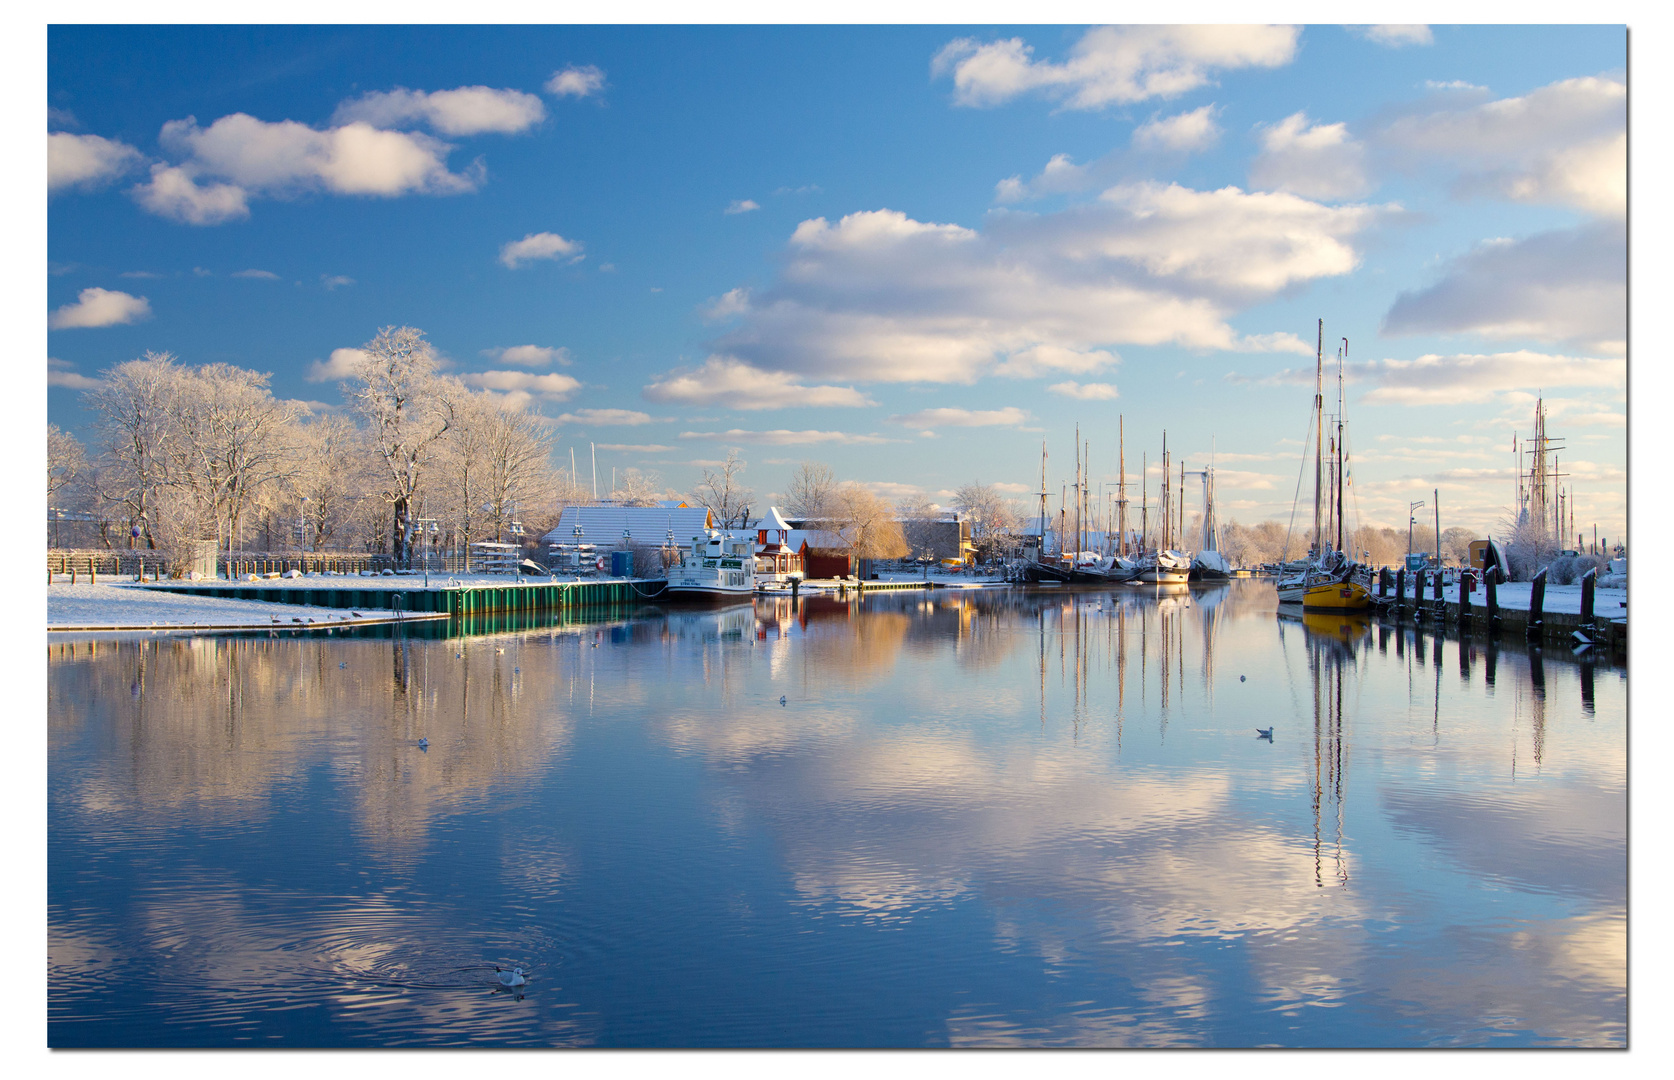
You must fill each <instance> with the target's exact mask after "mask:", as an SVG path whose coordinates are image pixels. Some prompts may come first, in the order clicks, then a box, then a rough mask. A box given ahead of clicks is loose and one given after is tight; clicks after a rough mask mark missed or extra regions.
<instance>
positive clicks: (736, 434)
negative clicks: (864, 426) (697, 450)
mask: <svg viewBox="0 0 1674 1080" xmlns="http://www.w3.org/2000/svg"><path fill="white" fill-rule="evenodd" d="M680 437H681V438H682V439H713V440H715V441H716V442H722V443H728V442H741V443H759V444H761V445H763V446H805V445H810V444H814V443H837V444H839V445H844V446H848V445H857V444H858V445H873V444H877V443H887V442H893V441H894V440H892V439H886V438H884V437H883V436H881V435H850V434H849V433H848V432H845V431H813V430H809V431H790V430H787V429H785V428H776V429H774V430H773V431H745V430H743V429H742V428H732V429H731V430H728V431H682V432H681V433H680Z"/></svg>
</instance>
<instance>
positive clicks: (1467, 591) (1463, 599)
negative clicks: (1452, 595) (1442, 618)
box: [1459, 570, 1476, 634]
mask: <svg viewBox="0 0 1674 1080" xmlns="http://www.w3.org/2000/svg"><path fill="white" fill-rule="evenodd" d="M1475 586H1476V578H1475V577H1474V576H1473V575H1472V574H1471V573H1470V571H1468V570H1467V571H1466V572H1465V573H1463V574H1460V575H1459V633H1460V634H1465V633H1467V632H1468V631H1469V630H1470V625H1471V590H1472V589H1473V588H1474V587H1475Z"/></svg>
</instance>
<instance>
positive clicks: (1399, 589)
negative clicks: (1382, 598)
mask: <svg viewBox="0 0 1674 1080" xmlns="http://www.w3.org/2000/svg"><path fill="white" fill-rule="evenodd" d="M1406 606H1407V569H1406V567H1404V566H1403V567H1402V568H1401V569H1399V570H1397V571H1395V609H1396V611H1399V610H1400V609H1401V608H1404V607H1406Z"/></svg>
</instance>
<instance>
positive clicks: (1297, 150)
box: [1250, 112, 1371, 199]
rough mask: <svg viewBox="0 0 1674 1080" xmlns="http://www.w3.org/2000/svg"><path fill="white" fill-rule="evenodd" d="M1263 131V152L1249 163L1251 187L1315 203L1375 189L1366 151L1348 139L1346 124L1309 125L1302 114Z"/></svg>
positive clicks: (1264, 128)
mask: <svg viewBox="0 0 1674 1080" xmlns="http://www.w3.org/2000/svg"><path fill="white" fill-rule="evenodd" d="M1259 130H1260V132H1261V153H1260V154H1259V155H1257V157H1256V159H1255V161H1254V162H1252V163H1251V165H1250V185H1251V186H1252V187H1256V188H1261V189H1264V190H1269V191H1291V192H1295V193H1296V194H1298V195H1305V196H1307V197H1309V198H1314V199H1341V198H1347V197H1352V196H1355V195H1361V194H1364V193H1365V192H1366V191H1368V190H1370V188H1371V184H1370V182H1369V181H1368V180H1367V179H1366V148H1365V147H1364V146H1362V145H1361V144H1360V143H1358V142H1356V141H1355V140H1354V139H1353V138H1351V137H1350V136H1349V133H1348V126H1347V125H1346V124H1314V125H1312V126H1309V124H1308V116H1307V114H1306V113H1300V112H1298V113H1292V114H1291V115H1290V116H1287V117H1286V118H1285V119H1283V120H1281V121H1279V122H1278V123H1276V124H1272V125H1269V126H1266V127H1262V128H1260V129H1259Z"/></svg>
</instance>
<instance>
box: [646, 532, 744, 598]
mask: <svg viewBox="0 0 1674 1080" xmlns="http://www.w3.org/2000/svg"><path fill="white" fill-rule="evenodd" d="M755 555H756V541H755V538H754V537H749V536H733V535H732V534H731V533H721V532H718V531H716V530H714V529H706V530H704V533H703V535H701V536H694V537H692V546H691V549H690V550H688V551H685V552H682V553H681V556H680V565H678V566H671V567H669V571H668V588H667V590H666V593H665V595H667V596H668V597H669V598H670V599H676V598H681V599H687V600H747V599H749V598H750V597H751V596H753V595H754V594H755V591H756V582H755Z"/></svg>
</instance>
